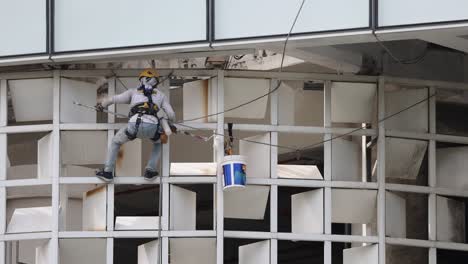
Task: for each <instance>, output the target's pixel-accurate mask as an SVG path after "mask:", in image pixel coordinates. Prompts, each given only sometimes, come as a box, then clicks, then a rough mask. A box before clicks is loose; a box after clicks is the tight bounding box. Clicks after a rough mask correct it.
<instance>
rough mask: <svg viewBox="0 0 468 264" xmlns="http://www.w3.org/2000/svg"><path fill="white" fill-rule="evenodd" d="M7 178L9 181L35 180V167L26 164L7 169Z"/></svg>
mask: <svg viewBox="0 0 468 264" xmlns="http://www.w3.org/2000/svg"><path fill="white" fill-rule="evenodd" d="M7 178H8V179H9V180H19V179H34V178H37V165H36V164H27V165H18V166H12V167H8V168H7Z"/></svg>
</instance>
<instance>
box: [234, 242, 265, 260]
mask: <svg viewBox="0 0 468 264" xmlns="http://www.w3.org/2000/svg"><path fill="white" fill-rule="evenodd" d="M239 264H270V240H266V241H260V242H256V243H252V244H247V245H243V246H240V247H239Z"/></svg>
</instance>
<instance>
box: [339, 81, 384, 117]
mask: <svg viewBox="0 0 468 264" xmlns="http://www.w3.org/2000/svg"><path fill="white" fill-rule="evenodd" d="M376 94H377V88H376V85H375V84H373V83H350V82H333V83H332V88H331V120H332V122H337V123H371V122H372V114H373V113H375V106H376V103H375V97H376Z"/></svg>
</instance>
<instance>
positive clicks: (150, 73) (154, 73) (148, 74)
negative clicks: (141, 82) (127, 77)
mask: <svg viewBox="0 0 468 264" xmlns="http://www.w3.org/2000/svg"><path fill="white" fill-rule="evenodd" d="M143 77H150V78H153V77H155V78H157V77H159V73H158V72H157V71H156V70H154V69H145V70H144V71H142V72H141V73H140V75H139V76H138V79H141V78H143Z"/></svg>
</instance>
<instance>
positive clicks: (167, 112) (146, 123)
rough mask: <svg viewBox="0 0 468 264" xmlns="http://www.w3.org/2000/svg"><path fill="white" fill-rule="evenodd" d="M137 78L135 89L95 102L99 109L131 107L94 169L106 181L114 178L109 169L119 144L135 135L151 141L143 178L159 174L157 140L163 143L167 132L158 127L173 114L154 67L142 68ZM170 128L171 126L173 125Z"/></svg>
mask: <svg viewBox="0 0 468 264" xmlns="http://www.w3.org/2000/svg"><path fill="white" fill-rule="evenodd" d="M138 78H139V81H140V86H139V87H138V88H133V89H129V90H127V91H125V92H123V93H121V94H118V95H115V96H112V97H106V98H104V99H101V100H99V101H98V103H97V105H96V109H97V110H98V111H103V110H104V108H106V107H108V106H109V105H111V104H130V107H131V110H130V113H129V114H128V116H129V118H130V120H129V122H128V125H127V126H126V127H123V128H121V129H120V130H119V131H118V132H117V134H116V135H115V136H114V138H113V139H112V144H111V145H110V146H109V150H108V152H107V158H106V163H105V166H104V168H103V169H101V170H99V171H97V172H96V176H97V177H99V178H100V179H102V180H104V181H106V182H110V181H112V180H113V178H114V174H113V171H114V167H115V162H116V159H117V155H118V152H119V149H120V146H121V145H122V144H124V143H126V142H128V141H131V140H134V139H135V138H141V139H144V138H146V139H151V140H152V141H153V151H152V153H151V156H150V159H149V161H148V163H147V165H146V167H145V173H144V176H143V177H144V178H145V179H146V180H152V179H154V178H155V177H156V176H158V175H159V173H158V171H157V166H158V163H159V160H160V157H161V141H162V142H163V143H165V142H167V134H170V133H165V132H164V131H165V130H164V129H163V127H162V126H163V125H164V124H166V125H167V120H169V122H173V121H174V119H175V113H174V110H173V109H172V106H171V105H170V103H169V102H168V99H167V97H166V96H165V95H164V94H163V93H162V92H161V91H160V90H159V89H158V88H157V86H158V84H159V74H158V72H157V71H156V70H153V69H146V70H144V71H142V72H141V73H140V75H139V77H138ZM164 122H166V123H164ZM171 128H172V129H175V127H174V126H171ZM166 131H167V130H166Z"/></svg>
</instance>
